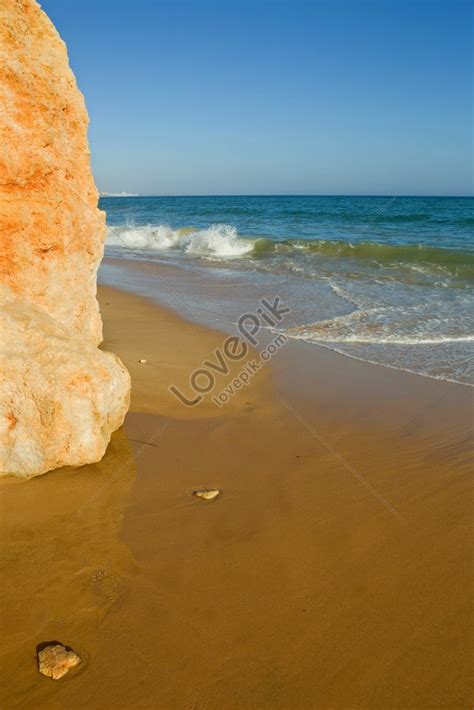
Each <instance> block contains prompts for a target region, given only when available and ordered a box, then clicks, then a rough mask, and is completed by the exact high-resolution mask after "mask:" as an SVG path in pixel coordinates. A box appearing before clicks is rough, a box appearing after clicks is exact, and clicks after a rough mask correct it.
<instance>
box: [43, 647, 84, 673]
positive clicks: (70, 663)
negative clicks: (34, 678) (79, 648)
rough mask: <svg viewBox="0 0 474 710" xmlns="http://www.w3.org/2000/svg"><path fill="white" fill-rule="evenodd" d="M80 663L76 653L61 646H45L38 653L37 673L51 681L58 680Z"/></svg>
mask: <svg viewBox="0 0 474 710" xmlns="http://www.w3.org/2000/svg"><path fill="white" fill-rule="evenodd" d="M80 662H81V659H80V658H79V656H78V655H77V653H74V651H72V650H71V649H69V650H68V649H67V648H66V647H65V646H62V645H61V644H56V645H54V646H46V648H43V649H42V650H41V651H39V652H38V670H39V672H40V673H42V674H43V675H45V676H47V677H48V678H53V680H59V679H60V678H62V677H63V676H65V675H66V673H68V672H69V670H70V669H71V668H74V666H77V665H78V664H79V663H80Z"/></svg>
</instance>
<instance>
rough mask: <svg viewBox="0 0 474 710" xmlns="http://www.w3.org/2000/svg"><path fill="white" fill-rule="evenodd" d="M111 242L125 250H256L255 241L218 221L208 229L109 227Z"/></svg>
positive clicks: (209, 252)
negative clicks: (240, 235)
mask: <svg viewBox="0 0 474 710" xmlns="http://www.w3.org/2000/svg"><path fill="white" fill-rule="evenodd" d="M107 244H108V245H110V246H118V247H122V248H125V249H132V250H133V249H138V250H145V251H147V250H150V251H158V252H162V251H181V252H184V253H186V254H194V255H196V256H215V257H235V256H243V255H244V254H248V253H250V252H252V250H253V242H252V241H251V240H249V239H242V238H239V236H238V235H237V231H236V230H235V228H234V227H231V226H229V225H227V224H215V225H212V226H211V227H209V228H208V229H195V228H194V227H184V228H182V229H172V228H171V227H168V226H166V225H158V226H153V225H146V226H140V227H109V228H108V234H107Z"/></svg>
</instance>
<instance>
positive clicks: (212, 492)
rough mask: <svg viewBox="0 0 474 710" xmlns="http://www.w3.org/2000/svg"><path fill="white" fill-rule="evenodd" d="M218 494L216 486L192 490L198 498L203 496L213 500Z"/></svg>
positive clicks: (205, 498)
mask: <svg viewBox="0 0 474 710" xmlns="http://www.w3.org/2000/svg"><path fill="white" fill-rule="evenodd" d="M219 494H220V490H219V489H218V488H209V489H207V488H203V489H200V490H197V491H194V495H195V496H197V497H198V498H204V500H214V498H217V496H218V495H219Z"/></svg>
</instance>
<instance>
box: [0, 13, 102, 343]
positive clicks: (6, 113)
mask: <svg viewBox="0 0 474 710" xmlns="http://www.w3.org/2000/svg"><path fill="white" fill-rule="evenodd" d="M87 127H88V117H87V112H86V108H85V104H84V99H83V97H82V94H81V93H80V92H79V90H78V88H77V86H76V81H75V79H74V75H73V73H72V71H71V69H70V68H69V65H68V57H67V51H66V46H65V44H64V42H63V41H62V40H61V39H60V37H59V35H58V33H57V32H56V30H55V28H54V26H53V25H52V23H51V22H50V20H49V19H48V17H47V16H46V15H45V13H44V12H43V11H42V10H41V9H40V6H39V5H38V4H37V3H36V2H35V0H2V2H1V3H0V205H1V207H0V234H1V250H0V280H1V281H2V282H3V283H5V284H7V285H8V286H10V288H11V289H12V290H13V291H14V292H15V293H17V294H18V295H21V296H23V297H24V298H28V299H29V300H30V301H32V302H33V303H36V304H37V305H39V306H41V307H42V308H44V309H45V310H46V311H47V312H48V313H49V314H50V315H51V316H53V317H54V318H56V319H57V320H58V321H60V322H61V323H63V324H64V325H66V326H67V327H68V328H70V327H71V326H72V327H73V328H75V329H76V330H77V331H78V332H80V333H83V334H84V335H85V336H86V337H88V338H91V339H92V340H93V341H94V342H95V343H99V342H100V341H101V339H102V336H101V333H102V325H101V319H100V315H99V309H98V306H97V302H96V298H95V288H96V271H97V267H98V264H99V262H100V259H101V257H102V253H103V243H104V238H105V215H104V213H103V212H101V211H100V210H98V209H97V199H98V195H97V190H96V187H95V185H94V180H93V178H92V174H91V170H90V159H89V147H88V142H87ZM66 284H67V288H65V285H66Z"/></svg>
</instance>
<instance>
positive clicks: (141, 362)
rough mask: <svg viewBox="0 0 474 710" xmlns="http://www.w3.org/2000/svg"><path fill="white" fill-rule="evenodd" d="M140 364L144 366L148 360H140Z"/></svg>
mask: <svg viewBox="0 0 474 710" xmlns="http://www.w3.org/2000/svg"><path fill="white" fill-rule="evenodd" d="M138 362H139V363H140V365H143V363H144V362H146V360H139V361H138Z"/></svg>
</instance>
